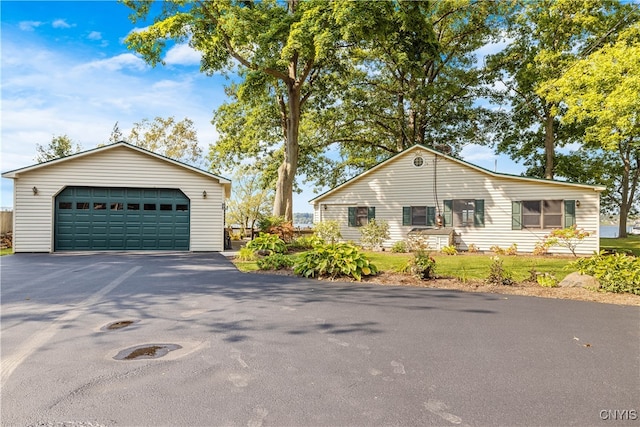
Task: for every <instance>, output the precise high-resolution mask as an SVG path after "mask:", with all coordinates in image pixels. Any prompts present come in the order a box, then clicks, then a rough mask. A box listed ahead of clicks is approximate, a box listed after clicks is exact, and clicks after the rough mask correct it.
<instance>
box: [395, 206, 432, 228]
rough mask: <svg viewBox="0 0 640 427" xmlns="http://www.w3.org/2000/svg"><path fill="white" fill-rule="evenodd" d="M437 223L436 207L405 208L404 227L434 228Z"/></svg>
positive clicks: (403, 213) (403, 214)
mask: <svg viewBox="0 0 640 427" xmlns="http://www.w3.org/2000/svg"><path fill="white" fill-rule="evenodd" d="M435 223H436V208H435V206H404V207H403V208H402V225H407V226H408V225H422V226H431V227H432V226H434V225H435Z"/></svg>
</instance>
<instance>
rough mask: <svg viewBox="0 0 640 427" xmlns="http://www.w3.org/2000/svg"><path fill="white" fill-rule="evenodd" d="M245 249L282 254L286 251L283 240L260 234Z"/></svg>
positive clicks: (273, 235)
mask: <svg viewBox="0 0 640 427" xmlns="http://www.w3.org/2000/svg"><path fill="white" fill-rule="evenodd" d="M246 247H247V248H249V249H251V250H253V251H270V252H271V253H273V252H275V253H279V254H281V253H284V252H286V251H287V245H286V244H285V243H284V240H282V239H281V238H279V237H278V236H276V235H275V234H268V233H267V234H261V235H260V236H258V237H256V238H255V239H253V240H252V241H250V242H249V243H247V246H246Z"/></svg>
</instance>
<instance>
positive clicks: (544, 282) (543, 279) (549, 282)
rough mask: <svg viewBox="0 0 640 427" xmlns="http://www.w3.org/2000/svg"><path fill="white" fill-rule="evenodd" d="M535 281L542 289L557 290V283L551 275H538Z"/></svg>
mask: <svg viewBox="0 0 640 427" xmlns="http://www.w3.org/2000/svg"><path fill="white" fill-rule="evenodd" d="M536 281H537V282H538V284H539V285H540V286H542V287H543V288H557V287H558V283H559V282H558V279H557V278H556V276H555V275H554V274H553V273H543V274H538V276H537V277H536Z"/></svg>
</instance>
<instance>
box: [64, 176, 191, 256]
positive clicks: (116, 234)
mask: <svg viewBox="0 0 640 427" xmlns="http://www.w3.org/2000/svg"><path fill="white" fill-rule="evenodd" d="M55 203H56V204H55V250H56V251H61V250H76V251H82V250H189V211H190V206H189V199H188V198H187V196H185V195H184V193H182V192H181V191H180V190H174V189H155V188H154V189H148V188H98V187H67V188H65V189H64V190H63V191H62V192H61V193H60V194H59V195H58V196H57V197H56V201H55Z"/></svg>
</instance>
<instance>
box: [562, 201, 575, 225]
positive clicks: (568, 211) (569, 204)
mask: <svg viewBox="0 0 640 427" xmlns="http://www.w3.org/2000/svg"><path fill="white" fill-rule="evenodd" d="M574 225H576V201H575V200H565V201H564V227H565V228H567V227H573V226H574Z"/></svg>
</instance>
